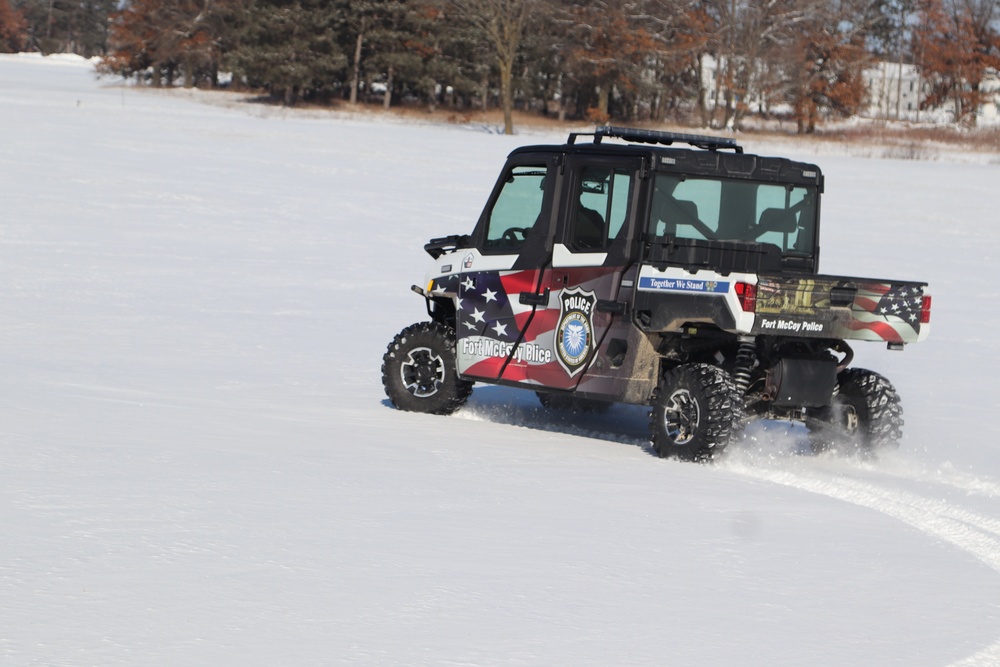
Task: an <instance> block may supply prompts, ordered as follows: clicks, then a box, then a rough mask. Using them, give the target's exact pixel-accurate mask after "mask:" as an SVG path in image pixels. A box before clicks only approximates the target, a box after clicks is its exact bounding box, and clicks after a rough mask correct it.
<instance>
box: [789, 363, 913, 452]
mask: <svg viewBox="0 0 1000 667" xmlns="http://www.w3.org/2000/svg"><path fill="white" fill-rule="evenodd" d="M837 386H838V392H837V395H836V396H834V397H833V400H832V401H831V402H830V405H828V406H827V407H825V408H821V409H820V410H819V411H818V412H817V414H816V419H815V422H814V423H813V424H812V425H811V426H810V429H809V431H810V432H809V438H810V443H811V445H812V449H813V451H817V452H819V451H824V450H827V449H830V448H831V447H838V446H839V447H845V448H847V449H849V450H856V451H861V452H872V451H874V450H877V449H886V448H896V447H899V441H900V439H901V438H902V436H903V406H902V405H900V402H899V394H897V393H896V389H895V387H893V386H892V383H890V382H889V381H888V380H887V379H886V378H884V377H882V376H881V375H879V374H878V373H875V372H873V371H869V370H865V369H863V368H848V369H845V370H843V371H841V372H840V374H839V375H838V376H837Z"/></svg>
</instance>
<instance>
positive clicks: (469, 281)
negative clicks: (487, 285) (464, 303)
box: [462, 278, 476, 292]
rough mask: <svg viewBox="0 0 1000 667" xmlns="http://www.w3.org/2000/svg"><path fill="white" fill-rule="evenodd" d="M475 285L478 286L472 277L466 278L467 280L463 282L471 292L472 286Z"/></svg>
mask: <svg viewBox="0 0 1000 667" xmlns="http://www.w3.org/2000/svg"><path fill="white" fill-rule="evenodd" d="M475 286H476V283H474V282H473V281H472V278H466V279H465V282H463V283H462V287H464V288H465V289H466V291H469V292H471V291H472V288H474V287H475Z"/></svg>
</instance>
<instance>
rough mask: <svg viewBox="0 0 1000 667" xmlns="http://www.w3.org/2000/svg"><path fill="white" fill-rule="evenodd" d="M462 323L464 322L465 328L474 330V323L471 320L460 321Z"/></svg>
mask: <svg viewBox="0 0 1000 667" xmlns="http://www.w3.org/2000/svg"><path fill="white" fill-rule="evenodd" d="M462 324H464V325H465V327H466V328H467V329H471V330H472V331H475V330H476V325H475V324H473V323H472V322H462Z"/></svg>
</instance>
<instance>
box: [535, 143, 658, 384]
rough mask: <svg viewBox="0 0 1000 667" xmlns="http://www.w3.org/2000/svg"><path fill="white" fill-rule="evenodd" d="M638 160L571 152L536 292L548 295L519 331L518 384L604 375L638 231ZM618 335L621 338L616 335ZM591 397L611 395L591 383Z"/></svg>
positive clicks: (623, 321)
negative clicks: (521, 363)
mask: <svg viewBox="0 0 1000 667" xmlns="http://www.w3.org/2000/svg"><path fill="white" fill-rule="evenodd" d="M645 173H646V172H645V170H644V169H643V159H642V158H641V157H632V156H615V157H602V156H587V155H573V156H570V157H569V158H568V160H567V169H566V179H567V180H566V183H565V192H566V195H565V197H564V199H563V202H562V205H561V210H560V215H559V218H560V224H559V226H558V229H557V230H556V235H555V238H554V240H553V246H552V263H551V269H550V270H549V271H548V272H546V273H545V275H544V276H542V278H543V279H544V285H543V289H544V290H547V292H548V298H547V300H546V304H545V308H544V310H540V311H539V312H537V313H536V314H535V317H534V318H533V319H532V320H531V321H530V322H528V323H527V326H526V327H525V334H524V340H523V341H522V348H523V352H522V356H523V357H525V358H526V363H525V365H524V370H523V374H524V379H525V380H526V381H528V382H530V383H533V384H540V385H544V386H546V387H549V388H554V389H575V388H578V387H579V388H581V389H582V388H583V387H584V385H586V384H588V378H589V377H591V376H593V375H594V374H595V372H598V371H600V373H601V374H603V373H605V372H612V369H611V368H610V367H611V366H613V365H614V359H615V358H617V356H619V353H618V352H617V351H616V350H614V349H609V345H610V341H611V339H610V338H609V336H608V334H609V332H610V331H612V330H613V328H615V327H618V328H619V329H621V330H622V331H624V330H625V329H627V328H628V321H627V318H626V305H625V304H626V302H628V301H629V300H630V293H623V292H622V289H623V288H622V285H623V279H624V282H625V285H626V288H625V290H626V292H630V291H631V288H632V287H633V286H634V276H633V277H632V279H629V278H628V272H630V271H631V272H632V273H635V264H636V259H637V255H638V247H637V237H638V235H639V231H640V225H639V222H638V220H639V215H640V208H641V205H640V204H641V199H642V197H641V196H640V194H641V193H642V192H643V191H644V190H643V187H644V184H643V180H644V179H643V177H644V174H645ZM622 335H625V334H622ZM590 391H592V392H594V393H602V392H606V393H613V391H614V389H613V388H609V387H606V386H596V385H595V386H594V387H592V388H591V389H590Z"/></svg>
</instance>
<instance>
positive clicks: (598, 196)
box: [568, 167, 632, 251]
mask: <svg viewBox="0 0 1000 667" xmlns="http://www.w3.org/2000/svg"><path fill="white" fill-rule="evenodd" d="M631 186H632V177H631V174H630V173H629V172H628V171H627V170H625V169H621V168H618V169H615V168H612V167H585V168H584V169H582V170H581V172H580V180H579V182H578V184H577V188H576V193H575V194H576V197H575V204H574V213H573V216H572V218H571V220H572V222H571V224H570V232H569V239H568V241H569V246H570V247H571V248H573V249H574V250H582V251H590V250H606V249H607V248H608V247H609V246H610V245H611V243H612V242H613V241H614V240H615V239H616V238H618V235H619V234H620V233H621V231H622V229H623V228H624V227H625V221H626V220H627V219H628V202H629V191H630V189H631Z"/></svg>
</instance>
